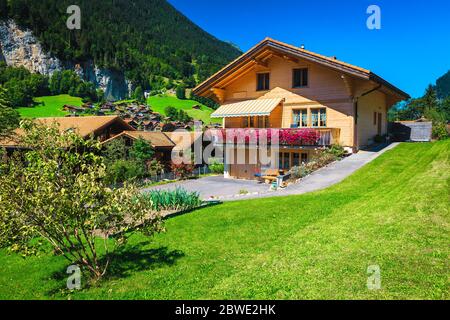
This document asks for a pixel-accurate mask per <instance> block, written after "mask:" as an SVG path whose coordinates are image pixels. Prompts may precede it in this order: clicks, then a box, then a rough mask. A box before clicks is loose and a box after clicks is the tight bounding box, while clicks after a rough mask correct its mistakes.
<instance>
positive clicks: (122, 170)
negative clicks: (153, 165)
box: [106, 160, 146, 186]
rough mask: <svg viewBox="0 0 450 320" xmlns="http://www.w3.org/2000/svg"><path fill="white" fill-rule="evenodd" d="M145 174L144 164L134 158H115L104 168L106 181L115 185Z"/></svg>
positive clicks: (142, 176)
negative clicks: (115, 159)
mask: <svg viewBox="0 0 450 320" xmlns="http://www.w3.org/2000/svg"><path fill="white" fill-rule="evenodd" d="M145 176H146V171H145V165H144V164H142V162H139V161H135V160H117V161H114V162H112V163H110V165H109V166H108V167H107V168H106V181H107V182H108V184H110V185H114V186H117V185H119V184H121V183H124V182H127V181H128V182H130V181H134V180H136V179H140V178H144V177H145Z"/></svg>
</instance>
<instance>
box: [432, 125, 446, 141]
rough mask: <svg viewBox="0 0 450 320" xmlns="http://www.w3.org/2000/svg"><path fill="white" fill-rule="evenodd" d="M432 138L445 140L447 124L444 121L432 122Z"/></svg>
mask: <svg viewBox="0 0 450 320" xmlns="http://www.w3.org/2000/svg"><path fill="white" fill-rule="evenodd" d="M432 135H433V138H434V139H436V140H445V139H447V138H448V136H449V133H448V131H447V124H446V123H445V122H438V123H436V124H433V130H432Z"/></svg>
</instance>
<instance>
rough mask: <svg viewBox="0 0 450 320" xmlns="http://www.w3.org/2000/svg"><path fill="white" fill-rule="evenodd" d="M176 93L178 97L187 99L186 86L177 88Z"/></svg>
mask: <svg viewBox="0 0 450 320" xmlns="http://www.w3.org/2000/svg"><path fill="white" fill-rule="evenodd" d="M176 95H177V98H178V99H181V100H184V99H186V88H185V87H184V86H178V87H177V90H176Z"/></svg>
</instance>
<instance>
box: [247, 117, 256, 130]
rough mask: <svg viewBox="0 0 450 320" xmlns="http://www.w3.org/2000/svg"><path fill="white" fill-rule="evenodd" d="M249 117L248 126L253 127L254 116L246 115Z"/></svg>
mask: <svg viewBox="0 0 450 320" xmlns="http://www.w3.org/2000/svg"><path fill="white" fill-rule="evenodd" d="M248 118H249V123H250V126H249V127H250V128H254V127H255V117H248Z"/></svg>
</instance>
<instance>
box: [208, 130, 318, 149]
mask: <svg viewBox="0 0 450 320" xmlns="http://www.w3.org/2000/svg"><path fill="white" fill-rule="evenodd" d="M210 134H211V135H213V136H214V137H215V139H216V140H215V141H216V142H217V143H224V142H226V143H238V144H241V143H242V144H249V143H254V144H256V143H258V144H260V145H261V144H262V145H264V144H270V143H276V142H277V141H279V143H280V144H283V145H315V144H317V142H318V141H319V139H320V133H319V132H318V131H316V130H314V129H310V128H302V129H253V128H236V129H218V130H214V132H211V133H210Z"/></svg>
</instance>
